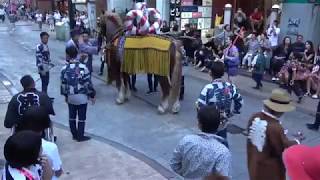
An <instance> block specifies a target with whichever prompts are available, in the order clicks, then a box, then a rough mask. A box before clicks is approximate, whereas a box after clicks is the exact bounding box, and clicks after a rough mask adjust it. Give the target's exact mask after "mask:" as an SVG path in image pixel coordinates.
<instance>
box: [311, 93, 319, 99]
mask: <svg viewBox="0 0 320 180" xmlns="http://www.w3.org/2000/svg"><path fill="white" fill-rule="evenodd" d="M311 98H312V99H318V98H319V97H318V95H317V94H314V95H312V96H311Z"/></svg>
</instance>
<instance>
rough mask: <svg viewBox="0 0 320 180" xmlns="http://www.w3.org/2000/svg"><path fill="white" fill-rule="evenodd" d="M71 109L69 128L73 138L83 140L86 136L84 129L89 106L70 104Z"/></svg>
mask: <svg viewBox="0 0 320 180" xmlns="http://www.w3.org/2000/svg"><path fill="white" fill-rule="evenodd" d="M68 108H69V126H70V131H71V134H72V136H73V138H79V137H80V138H81V137H83V135H84V129H85V125H86V119H87V104H81V105H73V104H68ZM77 116H78V123H77ZM77 125H78V126H77Z"/></svg>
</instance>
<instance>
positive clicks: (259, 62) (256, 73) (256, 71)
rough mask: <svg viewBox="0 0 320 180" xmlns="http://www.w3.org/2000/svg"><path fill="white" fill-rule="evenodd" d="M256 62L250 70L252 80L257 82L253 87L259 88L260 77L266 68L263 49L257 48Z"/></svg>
mask: <svg viewBox="0 0 320 180" xmlns="http://www.w3.org/2000/svg"><path fill="white" fill-rule="evenodd" d="M255 60H256V62H255V64H254V66H253V71H252V78H253V80H254V81H255V82H256V83H257V85H256V86H255V87H253V88H254V89H260V88H262V86H263V85H262V83H261V81H262V79H263V74H264V72H265V70H266V57H265V55H264V52H263V49H262V48H259V50H258V54H257V56H256V58H255Z"/></svg>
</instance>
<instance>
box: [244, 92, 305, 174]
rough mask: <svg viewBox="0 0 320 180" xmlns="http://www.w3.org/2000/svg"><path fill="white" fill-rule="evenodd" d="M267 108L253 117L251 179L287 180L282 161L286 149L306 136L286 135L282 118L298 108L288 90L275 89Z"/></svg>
mask: <svg viewBox="0 0 320 180" xmlns="http://www.w3.org/2000/svg"><path fill="white" fill-rule="evenodd" d="M263 104H264V109H263V110H262V111H261V112H259V113H256V114H254V115H253V116H252V118H251V119H250V120H249V125H248V140H247V157H248V170H249V175H250V180H271V179H272V180H285V178H286V173H285V167H284V165H283V162H282V153H283V152H284V150H285V149H286V148H288V147H290V146H292V145H294V144H300V140H302V136H300V137H299V139H295V140H293V141H291V140H289V139H288V138H287V136H286V133H285V130H284V129H283V127H282V126H281V122H280V121H279V118H280V117H281V116H282V115H283V114H284V113H286V112H290V111H293V110H295V106H294V105H293V104H292V102H291V98H290V96H289V94H288V93H286V92H284V91H282V90H280V89H275V90H273V91H272V94H271V97H270V98H269V99H267V100H264V101H263Z"/></svg>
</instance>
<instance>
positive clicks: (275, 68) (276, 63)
mask: <svg viewBox="0 0 320 180" xmlns="http://www.w3.org/2000/svg"><path fill="white" fill-rule="evenodd" d="M284 63H285V61H284V60H279V59H278V60H276V59H272V63H271V69H272V75H273V76H277V74H278V73H279V72H280V70H281V68H282V66H283V65H284Z"/></svg>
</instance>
